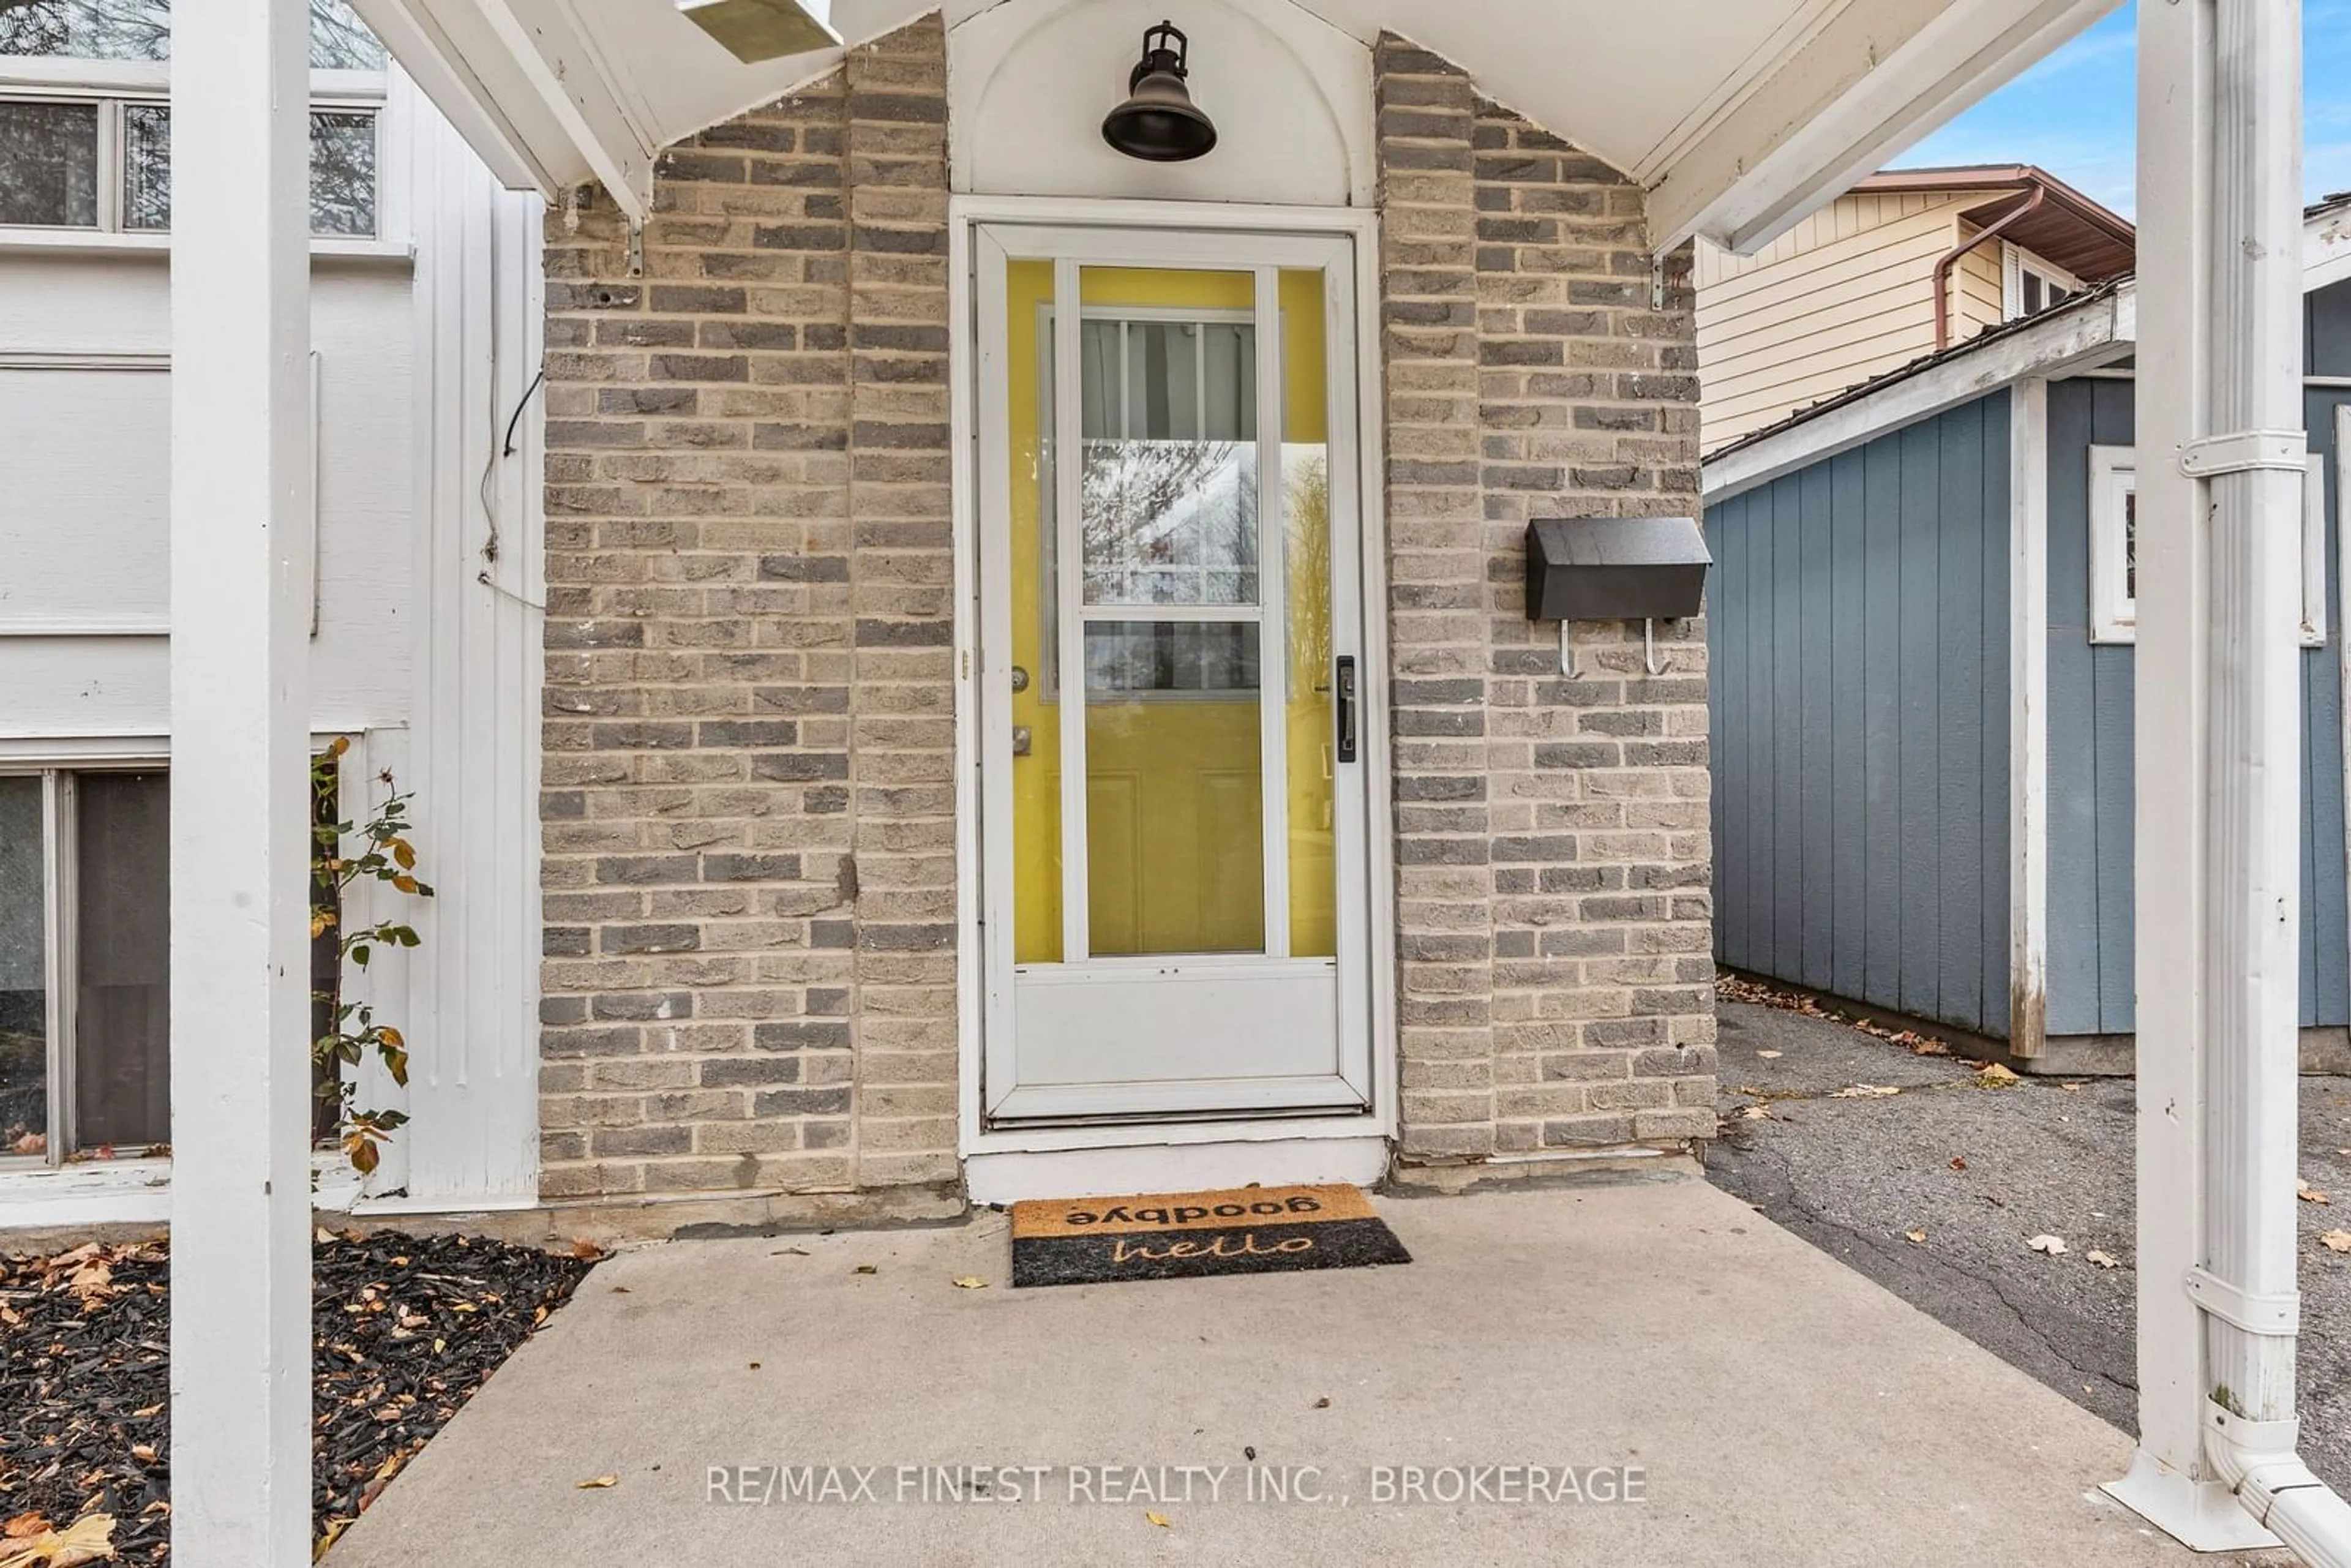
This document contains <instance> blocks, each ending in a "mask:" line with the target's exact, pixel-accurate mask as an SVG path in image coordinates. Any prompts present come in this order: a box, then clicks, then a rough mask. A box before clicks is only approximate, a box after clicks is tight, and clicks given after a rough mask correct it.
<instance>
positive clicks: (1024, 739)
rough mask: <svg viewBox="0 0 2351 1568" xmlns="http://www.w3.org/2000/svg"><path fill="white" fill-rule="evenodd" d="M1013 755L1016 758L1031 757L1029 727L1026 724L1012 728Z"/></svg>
mask: <svg viewBox="0 0 2351 1568" xmlns="http://www.w3.org/2000/svg"><path fill="white" fill-rule="evenodd" d="M1012 755H1013V756H1015V757H1026V756H1028V755H1029V727H1028V726H1027V725H1025V724H1016V725H1014V726H1013V727H1012Z"/></svg>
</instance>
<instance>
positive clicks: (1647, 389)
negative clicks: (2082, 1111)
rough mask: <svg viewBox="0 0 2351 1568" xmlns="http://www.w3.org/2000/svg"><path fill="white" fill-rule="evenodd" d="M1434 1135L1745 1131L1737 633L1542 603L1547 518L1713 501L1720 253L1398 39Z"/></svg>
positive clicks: (1401, 553)
mask: <svg viewBox="0 0 2351 1568" xmlns="http://www.w3.org/2000/svg"><path fill="white" fill-rule="evenodd" d="M1374 90H1375V92H1376V94H1377V105H1376V107H1377V112H1378V134H1379V149H1378V151H1379V170H1380V205H1381V219H1382V238H1381V256H1380V271H1381V295H1382V298H1381V320H1382V351H1383V357H1384V373H1385V387H1386V397H1387V408H1386V411H1385V413H1386V427H1385V429H1386V457H1387V465H1388V476H1387V497H1386V501H1387V526H1388V534H1389V543H1390V553H1389V578H1390V595H1389V600H1390V601H1389V605H1388V613H1389V632H1390V638H1391V643H1392V647H1393V666H1394V667H1393V672H1392V673H1393V677H1394V688H1395V711H1394V721H1393V722H1394V733H1395V758H1394V761H1395V794H1396V805H1395V814H1396V824H1395V825H1396V853H1397V911H1396V913H1397V942H1398V954H1399V967H1398V1007H1399V1022H1400V1026H1401V1041H1400V1044H1401V1056H1402V1064H1403V1065H1402V1071H1403V1102H1402V1117H1403V1123H1404V1133H1403V1139H1402V1155H1403V1157H1404V1158H1405V1161H1406V1162H1407V1163H1429V1164H1443V1163H1447V1162H1454V1161H1464V1160H1468V1161H1475V1160H1479V1159H1484V1158H1488V1157H1490V1156H1494V1155H1540V1154H1541V1153H1542V1152H1544V1151H1567V1150H1578V1151H1581V1150H1591V1149H1594V1148H1606V1147H1612V1146H1619V1145H1634V1144H1640V1145H1676V1144H1678V1143H1680V1142H1681V1141H1683V1140H1687V1139H1690V1138H1697V1137H1705V1136H1708V1135H1709V1134H1711V1132H1712V1130H1713V1127H1714V1112H1713V1102H1714V1081H1713V1072H1714V1048H1713V1040H1714V1009H1713V991H1712V984H1711V982H1712V977H1713V967H1712V963H1711V960H1710V957H1709V954H1710V951H1711V939H1710V937H1711V919H1712V904H1711V896H1710V894H1709V892H1708V881H1709V873H1710V865H1709V861H1710V845H1709V842H1708V821H1707V797H1708V768H1707V710H1706V646H1705V633H1704V626H1703V623H1702V622H1700V621H1698V620H1695V619H1693V620H1690V621H1687V622H1672V623H1667V624H1662V625H1660V626H1659V627H1658V628H1657V629H1656V631H1657V647H1658V652H1659V653H1660V654H1661V655H1662V657H1663V658H1664V659H1665V660H1666V661H1667V672H1666V673H1665V674H1662V675H1660V676H1656V677H1652V676H1650V675H1649V674H1647V673H1646V669H1645V668H1644V665H1643V654H1642V649H1641V628H1640V627H1639V626H1638V625H1637V624H1634V625H1630V626H1619V625H1608V624H1603V625H1585V626H1579V627H1578V628H1577V629H1576V634H1577V642H1578V649H1579V665H1580V668H1581V669H1582V670H1583V675H1582V676H1581V678H1578V679H1574V680H1570V679H1567V678H1564V677H1562V675H1561V674H1560V672H1559V663H1558V649H1557V641H1556V632H1555V631H1554V629H1553V628H1552V627H1551V626H1549V625H1542V626H1535V625H1531V624H1530V623H1529V622H1527V621H1526V620H1525V618H1524V609H1523V591H1522V587H1521V583H1522V580H1523V579H1522V573H1523V565H1524V563H1523V556H1522V537H1523V534H1524V530H1525V526H1526V523H1527V520H1528V519H1529V518H1530V517H1538V516H1555V517H1574V516H1605V515H1615V516H1624V515H1638V514H1644V513H1652V512H1661V513H1679V514H1686V515H1689V516H1696V515H1697V514H1698V381H1697V369H1696V350H1695V347H1694V340H1693V328H1692V316H1691V308H1692V297H1691V292H1690V279H1689V257H1688V253H1687V250H1686V249H1685V250H1684V251H1682V252H1680V253H1677V255H1676V256H1672V257H1669V258H1668V262H1667V275H1666V298H1665V301H1664V308H1653V305H1652V298H1651V289H1652V274H1651V265H1650V257H1649V252H1648V247H1647V237H1646V223H1645V214H1644V210H1643V203H1642V193H1641V191H1640V189H1639V187H1638V186H1637V185H1635V184H1633V183H1630V182H1628V181H1626V180H1625V178H1624V177H1623V176H1621V175H1620V174H1618V173H1617V172H1615V171H1614V170H1613V169H1610V168H1609V167H1608V166H1607V165H1605V164H1604V163H1602V162H1600V161H1598V160H1597V159H1594V158H1592V157H1590V156H1588V155H1586V154H1584V153H1583V152H1579V151H1578V150H1577V149H1576V148H1574V147H1573V146H1572V145H1570V144H1569V143H1567V142H1565V141H1561V140H1560V139H1558V138H1557V137H1554V136H1552V135H1551V134H1550V133H1548V132H1546V131H1542V130H1541V128H1539V127H1537V126H1534V125H1532V124H1531V123H1530V122H1528V121H1527V120H1524V119H1522V118H1520V116H1518V115H1516V114H1514V113H1512V112H1511V111H1510V110H1506V109H1503V108H1501V107H1499V106H1498V105H1496V104H1493V103H1491V102H1489V101H1486V100H1484V99H1480V98H1479V97H1478V95H1477V94H1476V92H1475V89H1474V88H1473V87H1472V84H1471V83H1470V81H1469V79H1468V78H1467V77H1466V76H1465V75H1463V73H1462V72H1461V71H1460V70H1459V69H1458V68H1455V67H1454V66H1452V65H1451V64H1450V63H1449V62H1447V61H1446V60H1444V59H1442V58H1440V57H1437V56H1435V55H1431V54H1428V53H1426V51H1423V50H1421V49H1419V48H1417V47H1415V46H1413V45H1411V44H1409V43H1406V42H1405V41H1404V40H1402V39H1399V38H1396V37H1384V38H1383V39H1382V40H1381V41H1380V43H1379V44H1378V46H1377V48H1376V51H1375V57H1374Z"/></svg>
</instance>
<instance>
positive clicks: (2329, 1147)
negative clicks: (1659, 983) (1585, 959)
mask: <svg viewBox="0 0 2351 1568" xmlns="http://www.w3.org/2000/svg"><path fill="white" fill-rule="evenodd" d="M1719 1017H1720V1023H1721V1079H1722V1085H1723V1089H1722V1100H1721V1107H1720V1108H1721V1111H1722V1114H1723V1117H1724V1129H1723V1135H1722V1136H1721V1137H1720V1138H1719V1139H1718V1140H1717V1141H1716V1143H1715V1144H1714V1145H1713V1146H1712V1148H1711V1150H1710V1151H1709V1153H1708V1159H1707V1176H1708V1179H1709V1180H1711V1181H1712V1182H1713V1183H1714V1185H1715V1186H1719V1187H1721V1188H1722V1189H1724V1190H1725V1191H1727V1192H1729V1193H1731V1194H1733V1195H1734V1196H1736V1197H1741V1198H1744V1199H1745V1200H1746V1201H1747V1202H1749V1203H1750V1204H1752V1205H1754V1206H1755V1207H1756V1208H1757V1209H1758V1210H1759V1211H1760V1212H1761V1213H1762V1214H1763V1215H1765V1216H1766V1217H1768V1218H1771V1219H1772V1220H1773V1221H1775V1222H1776V1223H1778V1224H1780V1225H1782V1226H1784V1227H1785V1228H1788V1229H1790V1230H1792V1231H1793V1232H1795V1233H1796V1234H1797V1235H1799V1236H1801V1237H1802V1238H1803V1239H1806V1240H1807V1241H1810V1242H1811V1243H1813V1245H1814V1246H1815V1247H1818V1248H1820V1249H1822V1250H1823V1251H1824V1252H1827V1253H1829V1254H1830V1255H1832V1256H1834V1257H1835V1258H1837V1259H1839V1260H1842V1261H1844V1262H1845V1263H1847V1264H1849V1265H1850V1266H1852V1267H1853V1268H1854V1269H1855V1270H1859V1271H1860V1272H1862V1273H1863V1274H1865V1275H1867V1276H1868V1277H1869V1278H1871V1279H1873V1280H1875V1281H1877V1282H1878V1283H1879V1284H1881V1285H1883V1286H1885V1287H1886V1289H1887V1290H1889V1291H1893V1292H1894V1293H1895V1294H1896V1295H1898V1296H1900V1297H1902V1298H1903V1299H1904V1300H1905V1301H1909V1302H1910V1303H1911V1304H1912V1305H1914V1306H1916V1307H1918V1308H1920V1309H1921V1310H1923V1311H1925V1312H1928V1313H1930V1314H1932V1315H1933V1316H1934V1317H1936V1318H1938V1319H1940V1320H1941V1321H1942V1322H1944V1323H1946V1324H1948V1325H1949V1326H1950V1327H1951V1328H1954V1329H1957V1330H1958V1331H1959V1333H1963V1334H1965V1335H1966V1336H1967V1337H1968V1338H1970V1339H1971V1340H1973V1341H1974V1342H1975V1343H1978V1344H1980V1345H1981V1346H1982V1347H1983V1348H1985V1349H1986V1350H1989V1351H1991V1352H1992V1353H1993V1354H1996V1355H1998V1356H2000V1357H2001V1359H2002V1360H2004V1361H2006V1362H2008V1363H2009V1364H2011V1365H2013V1366H2016V1367H2019V1368H2021V1369H2022V1370H2023V1371H2024V1372H2027V1373H2029V1374H2031V1375H2032V1376H2033V1377H2035V1378H2038V1379H2039V1380H2040V1381H2041V1382H2043V1384H2046V1385H2048V1386H2049V1387H2051V1388H2053V1389H2055V1390H2056V1391H2057V1392H2058V1393H2060V1394H2063V1395H2064V1396H2065V1397H2066V1398H2068V1399H2071V1400H2072V1401H2074V1403H2075V1404H2077V1405H2080V1406H2084V1407H2085V1408H2087V1409H2089V1410H2091V1411H2093V1412H2095V1413H2096V1414H2097V1415H2099V1416H2104V1417H2105V1419H2106V1420H2108V1421H2110V1422H2112V1423H2114V1425H2116V1427H2121V1428H2122V1429H2123V1430H2125V1431H2126V1432H2127V1431H2131V1430H2133V1429H2134V1427H2135V1412H2136V1403H2137V1378H2136V1375H2135V1368H2134V1364H2133V1359H2132V1357H2133V1327H2132V1325H2133V1314H2134V1310H2135V1308H2134V1300H2133V1295H2134V1291H2136V1289H2137V1273H2136V1270H2135V1269H2134V1263H2135V1261H2136V1258H2135V1251H2136V1249H2135V1247H2134V1244H2133V1217H2132V1184H2131V1145H2132V1114H2131V1111H2132V1098H2131V1097H2132V1092H2133V1091H2132V1082H2131V1081H2130V1080H2128V1079H2087V1080H2078V1079H2076V1080H2047V1079H2025V1080H2023V1081H2022V1082H2018V1083H2017V1084H2015V1085H2013V1086H2011V1087H2006V1088H1984V1087H1980V1085H1979V1083H1978V1082H1977V1080H1976V1078H1975V1074H1974V1070H1973V1068H1972V1067H1971V1066H1970V1065H1969V1064H1967V1063H1965V1062H1962V1061H1958V1060H1956V1059H1954V1058H1952V1057H1950V1056H1935V1055H1919V1054H1916V1053H1915V1052H1914V1051H1912V1050H1910V1049H1909V1048H1907V1047H1906V1046H1904V1045H1901V1044H1896V1043H1893V1042H1891V1041H1888V1040H1884V1039H1880V1038H1878V1037H1876V1036H1874V1035H1870V1034H1866V1033H1864V1032H1862V1031H1861V1030H1856V1029H1854V1028H1851V1027H1849V1026H1847V1025H1845V1024H1843V1023H1839V1022H1834V1021H1832V1020H1829V1019H1819V1018H1813V1017H1807V1016H1804V1015H1802V1014H1799V1013H1795V1012H1790V1011H1785V1010H1782V1009H1776V1008H1771V1007H1762V1006H1757V1005H1754V1004H1751V1003H1747V1002H1737V1001H1728V1000H1726V1001H1724V1002H1722V1003H1721V1004H1720V1009H1719ZM1887 1090H1892V1091H1895V1092H1891V1093H1888V1092H1884V1091H1887ZM1840 1092H1842V1093H1840ZM2302 1147H2303V1156H2302V1163H2301V1167H2300V1168H2301V1172H2302V1176H2303V1179H2304V1182H2305V1183H2307V1184H2308V1186H2310V1187H2311V1188H2313V1189H2314V1190H2315V1191H2317V1192H2319V1193H2322V1194H2325V1196H2326V1197H2327V1198H2328V1199H2329V1201H2328V1202H2325V1203H2318V1202H2306V1203H2303V1204H2300V1205H2298V1206H2297V1208H2298V1210H2299V1218H2300V1221H2301V1231H2302V1241H2303V1266H2302V1293H2303V1294H2302V1322H2303V1338H2302V1345H2301V1355H2300V1365H2299V1374H2300V1377H2299V1382H2300V1388H2301V1401H2302V1415H2303V1453H2304V1456H2305V1457H2306V1458H2308V1459H2309V1461H2310V1463H2311V1465H2312V1467H2313V1468H2314V1469H2316V1470H2317V1471H2318V1473H2319V1474H2320V1475H2321V1476H2323V1477H2324V1478H2325V1479H2326V1480H2328V1481H2329V1482H2331V1483H2332V1484H2334V1485H2335V1487H2337V1488H2338V1489H2343V1488H2351V1254H2337V1253H2335V1252H2333V1251H2330V1250H2329V1249H2326V1248H2325V1246H2323V1245H2321V1244H2320V1242H2319V1240H2318V1238H2319V1236H2320V1234H2321V1233H2323V1232H2325V1231H2328V1230H2332V1229H2335V1228H2338V1227H2341V1228H2351V1078H2323V1077H2304V1079H2303V1080H2302ZM2036 1236H2055V1237H2058V1238H2061V1239H2063V1240H2064V1243H2065V1250H2064V1252H2063V1253H2055V1254H2052V1253H2044V1252H2039V1251H2035V1250H2033V1249H2031V1248H2030V1247H2028V1246H2027V1244H2026V1243H2027V1241H2028V1239H2031V1238H2033V1237H2036ZM2093 1252H2096V1253H2099V1254H2101V1255H2102V1256H2103V1257H2105V1258H2108V1259H2112V1260H2114V1262H2113V1265H2112V1266H2111V1267H2107V1266H2102V1265H2101V1264H2100V1263H2099V1262H2097V1261H2095V1260H2093V1259H2092V1257H2091V1254H2092V1253H2093Z"/></svg>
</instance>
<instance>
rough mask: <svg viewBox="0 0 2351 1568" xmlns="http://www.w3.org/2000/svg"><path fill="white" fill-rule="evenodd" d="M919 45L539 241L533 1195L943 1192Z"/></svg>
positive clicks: (946, 848)
mask: <svg viewBox="0 0 2351 1568" xmlns="http://www.w3.org/2000/svg"><path fill="white" fill-rule="evenodd" d="M945 93H946V64H945V38H944V35H943V33H942V31H941V27H940V23H939V21H938V18H937V17H936V16H932V17H929V18H926V19H925V20H924V21H922V22H918V23H916V24H914V25H913V26H909V27H907V28H905V29H904V30H902V31H901V32H899V33H897V34H895V35H893V36H892V37H889V38H885V39H883V40H882V41H881V42H879V43H877V44H874V45H872V46H868V47H863V48H861V49H858V50H856V51H854V52H852V55H851V56H850V59H849V62H848V64H847V65H846V66H845V67H844V68H843V69H842V70H841V71H839V72H836V73H834V74H833V75H832V76H831V77H829V78H826V79H825V80H823V81H821V82H818V83H816V84H813V85H811V86H810V87H808V88H806V89H802V90H801V91H799V92H798V93H796V94H794V95H793V96H792V97H791V98H789V99H785V100H783V101H781V102H778V103H775V104H771V105H768V106H767V107H766V108H763V109H760V110H754V111H752V112H750V113H747V114H745V115H742V116H740V117H738V118H737V119H736V120H731V121H729V122H727V123H726V124H724V125H720V126H716V127H713V128H712V129H711V130H709V131H705V132H704V133H703V134H701V135H700V136H698V137H696V138H695V139H694V140H693V141H691V142H689V143H687V144H685V145H683V146H681V147H678V148H676V149H674V150H672V151H671V152H667V153H665V154H664V156H663V159H662V163H661V168H660V171H659V180H658V183H657V185H656V201H657V205H658V210H657V211H656V213H655V214H654V216H653V221H652V222H651V223H650V224H648V225H646V229H645V235H644V256H645V269H644V270H645V276H644V277H642V278H632V277H629V276H628V274H627V269H626V262H625V250H624V239H625V231H624V229H623V226H622V222H621V220H620V217H619V214H617V212H615V211H614V209H613V208H612V206H611V204H610V203H609V202H608V201H606V200H603V199H602V198H601V193H592V192H591V193H588V195H587V199H586V200H585V201H584V202H583V203H582V204H580V205H579V206H578V207H577V209H576V210H574V211H572V212H570V213H568V214H567V213H566V212H563V211H561V210H559V211H558V212H556V213H554V214H550V215H549V227H548V251H547V256H548V262H547V265H548V274H549V287H548V296H549V298H548V307H549V321H548V387H547V393H546V395H547V400H548V403H547V407H548V442H547V444H548V453H549V456H548V476H547V477H548V490H547V495H548V563H547V567H548V570H547V576H548V584H549V591H548V600H549V603H548V619H547V641H548V690H547V704H548V712H547V716H546V724H545V737H546V738H545V746H546V759H545V794H544V796H543V798H542V802H541V815H542V818H543V821H544V824H545V830H544V831H545V843H546V859H545V871H544V883H545V888H546V919H547V930H546V945H547V954H548V957H547V963H546V966H545V970H544V973H543V976H542V991H543V997H544V999H543V1002H542V1019H543V1020H544V1024H545V1028H544V1030H543V1031H542V1035H541V1055H542V1058H543V1061H542V1066H541V1070H540V1095H541V1124H542V1128H543V1130H544V1136H543V1157H544V1169H543V1175H542V1178H541V1183H540V1186H541V1191H542V1192H543V1193H544V1194H545V1195H546V1196H548V1197H575V1196H599V1195H623V1194H633V1193H640V1192H656V1191H659V1192H680V1191H685V1192H701V1193H709V1194H712V1195H714V1196H726V1195H729V1194H741V1193H745V1192H759V1193H778V1192H780V1193H784V1194H788V1195H789V1194H794V1193H811V1194H815V1193H839V1192H841V1191H844V1190H847V1189H850V1188H852V1187H861V1186H890V1185H893V1184H905V1183H922V1182H943V1181H946V1180H948V1179H951V1178H952V1176H953V1175H954V1157H953V1151H954V1146H955V1140H954V1107H955V1082H956V1055H955V1016H956V1010H955V989H954V961H953V943H954V843H955V823H954V806H953V789H952V781H951V778H950V773H951V755H950V748H951V747H952V744H953V726H952V720H951V718H950V715H951V712H952V709H953V688H952V685H951V671H950V670H949V668H948V659H949V653H948V647H949V643H950V640H951V630H950V628H951V620H950V617H951V614H952V606H951V605H950V604H949V603H948V591H947V582H948V579H949V575H950V571H949V566H950V561H949V541H948V520H947V519H948V510H947V492H948V484H947V456H946V443H947V432H946V423H947V413H946V98H945Z"/></svg>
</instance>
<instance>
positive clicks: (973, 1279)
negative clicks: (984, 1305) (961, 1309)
mask: <svg viewBox="0 0 2351 1568" xmlns="http://www.w3.org/2000/svg"><path fill="white" fill-rule="evenodd" d="M955 1288H956V1290H958V1291H985V1290H986V1289H987V1281H985V1280H983V1279H981V1278H980V1277H979V1276H978V1275H977V1274H964V1275H961V1276H959V1277H957V1279H956V1282H955Z"/></svg>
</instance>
